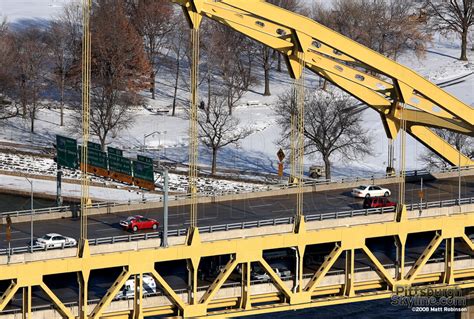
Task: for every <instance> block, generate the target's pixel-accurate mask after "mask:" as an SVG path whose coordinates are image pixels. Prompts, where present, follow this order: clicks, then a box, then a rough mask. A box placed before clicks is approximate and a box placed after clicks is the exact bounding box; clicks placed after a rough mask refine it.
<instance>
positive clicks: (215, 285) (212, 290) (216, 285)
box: [199, 258, 238, 305]
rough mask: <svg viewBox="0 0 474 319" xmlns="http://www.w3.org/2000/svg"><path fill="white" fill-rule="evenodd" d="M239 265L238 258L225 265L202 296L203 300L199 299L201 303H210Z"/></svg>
mask: <svg viewBox="0 0 474 319" xmlns="http://www.w3.org/2000/svg"><path fill="white" fill-rule="evenodd" d="M237 265H238V262H237V259H235V258H231V259H230V260H229V262H228V263H227V265H225V267H224V268H223V269H222V270H221V272H220V273H219V275H218V276H217V277H216V279H215V280H214V281H213V282H212V284H211V285H210V286H209V288H208V289H207V290H206V292H205V293H204V295H203V296H202V297H201V300H200V301H199V302H200V303H201V304H206V305H208V304H209V302H211V300H212V298H213V297H214V295H215V294H216V293H217V291H218V290H219V289H220V288H221V287H222V285H223V284H224V283H225V281H226V280H227V278H229V276H230V274H231V273H232V272H233V271H234V269H235V267H236V266H237Z"/></svg>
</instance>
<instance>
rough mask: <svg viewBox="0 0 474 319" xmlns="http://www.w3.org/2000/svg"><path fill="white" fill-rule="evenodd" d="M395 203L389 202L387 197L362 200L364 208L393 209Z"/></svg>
mask: <svg viewBox="0 0 474 319" xmlns="http://www.w3.org/2000/svg"><path fill="white" fill-rule="evenodd" d="M393 206H397V203H395V202H392V201H390V199H388V198H387V197H366V198H365V199H364V204H363V207H364V208H381V207H393Z"/></svg>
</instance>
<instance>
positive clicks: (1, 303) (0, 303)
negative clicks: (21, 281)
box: [0, 280, 20, 312]
mask: <svg viewBox="0 0 474 319" xmlns="http://www.w3.org/2000/svg"><path fill="white" fill-rule="evenodd" d="M19 288H20V285H18V284H17V283H16V281H14V280H12V283H11V284H10V286H8V288H7V290H6V291H5V292H4V293H3V295H2V297H1V298H0V312H2V311H3V309H5V307H6V306H7V304H8V302H10V300H11V299H12V298H13V296H14V295H15V294H16V292H17V291H18V289H19Z"/></svg>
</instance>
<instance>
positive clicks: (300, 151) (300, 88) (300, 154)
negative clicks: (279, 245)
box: [295, 52, 305, 219]
mask: <svg viewBox="0 0 474 319" xmlns="http://www.w3.org/2000/svg"><path fill="white" fill-rule="evenodd" d="M304 61H305V59H304V53H303V52H298V62H299V67H300V70H299V71H300V77H299V78H298V79H297V80H296V81H295V86H296V106H297V108H298V124H297V128H298V132H297V136H298V140H297V159H298V161H297V163H296V164H297V167H296V176H297V178H298V185H297V187H298V190H297V195H296V201H297V204H296V216H297V217H298V219H299V218H300V217H301V216H302V215H303V174H304V115H305V114H304V113H305V108H304V102H305V96H304V95H305V90H304V85H305V78H304V67H305V62H304Z"/></svg>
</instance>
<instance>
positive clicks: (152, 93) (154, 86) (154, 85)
mask: <svg viewBox="0 0 474 319" xmlns="http://www.w3.org/2000/svg"><path fill="white" fill-rule="evenodd" d="M155 77H156V74H155V71H154V70H153V71H151V79H150V80H151V89H150V91H151V98H152V99H153V100H154V99H155V88H156V83H155Z"/></svg>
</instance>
